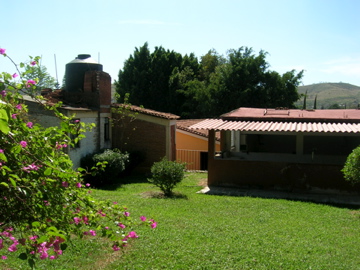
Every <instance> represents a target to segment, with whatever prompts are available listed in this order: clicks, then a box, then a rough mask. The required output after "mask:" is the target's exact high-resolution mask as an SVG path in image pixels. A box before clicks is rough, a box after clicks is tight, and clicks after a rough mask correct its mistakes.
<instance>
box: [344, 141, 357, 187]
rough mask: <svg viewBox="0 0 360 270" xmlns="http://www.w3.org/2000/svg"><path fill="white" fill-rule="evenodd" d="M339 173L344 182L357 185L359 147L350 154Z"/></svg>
mask: <svg viewBox="0 0 360 270" xmlns="http://www.w3.org/2000/svg"><path fill="white" fill-rule="evenodd" d="M341 171H342V172H343V174H344V178H345V179H346V180H348V181H350V182H352V183H358V182H359V181H360V146H358V147H357V148H355V149H354V150H353V151H352V152H351V153H350V155H349V156H348V157H347V159H346V162H345V165H344V168H343V169H342V170H341Z"/></svg>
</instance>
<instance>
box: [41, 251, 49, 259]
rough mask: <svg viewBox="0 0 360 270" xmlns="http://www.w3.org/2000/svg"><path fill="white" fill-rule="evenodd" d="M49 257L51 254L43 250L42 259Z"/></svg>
mask: <svg viewBox="0 0 360 270" xmlns="http://www.w3.org/2000/svg"><path fill="white" fill-rule="evenodd" d="M47 257H49V254H47V252H42V253H41V255H40V259H41V260H45V259H46V258H47Z"/></svg>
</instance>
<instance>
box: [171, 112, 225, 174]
mask: <svg viewBox="0 0 360 270" xmlns="http://www.w3.org/2000/svg"><path fill="white" fill-rule="evenodd" d="M203 120H204V119H184V120H177V122H176V160H177V161H180V162H185V163H186V169H187V170H207V169H208V166H207V165H208V131H207V130H193V129H189V127H190V126H192V125H194V124H197V123H199V122H201V121H203ZM215 145H216V146H215V150H216V151H220V138H219V134H218V136H217V137H216V141H215Z"/></svg>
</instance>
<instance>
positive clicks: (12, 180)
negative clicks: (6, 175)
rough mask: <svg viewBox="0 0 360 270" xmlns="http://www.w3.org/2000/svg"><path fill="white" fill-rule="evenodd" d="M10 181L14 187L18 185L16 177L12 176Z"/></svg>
mask: <svg viewBox="0 0 360 270" xmlns="http://www.w3.org/2000/svg"><path fill="white" fill-rule="evenodd" d="M10 182H11V184H12V185H13V186H14V187H16V182H15V181H14V179H12V178H10Z"/></svg>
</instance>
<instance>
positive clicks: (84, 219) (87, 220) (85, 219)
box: [82, 216, 89, 224]
mask: <svg viewBox="0 0 360 270" xmlns="http://www.w3.org/2000/svg"><path fill="white" fill-rule="evenodd" d="M82 220H83V221H84V223H85V224H89V218H88V217H87V216H83V218H82Z"/></svg>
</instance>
